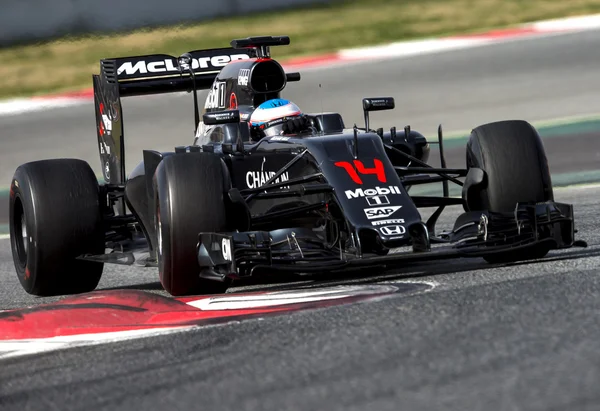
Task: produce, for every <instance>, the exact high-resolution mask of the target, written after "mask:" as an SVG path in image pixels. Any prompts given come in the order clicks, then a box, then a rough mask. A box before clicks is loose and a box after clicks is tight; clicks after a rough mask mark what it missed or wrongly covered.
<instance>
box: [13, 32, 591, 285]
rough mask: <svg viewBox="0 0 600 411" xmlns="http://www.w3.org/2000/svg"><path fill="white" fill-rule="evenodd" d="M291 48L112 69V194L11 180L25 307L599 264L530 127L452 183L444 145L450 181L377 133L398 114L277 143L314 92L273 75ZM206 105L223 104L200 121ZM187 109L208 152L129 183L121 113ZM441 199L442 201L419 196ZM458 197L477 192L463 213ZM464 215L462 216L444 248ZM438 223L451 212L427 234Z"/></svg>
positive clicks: (108, 69)
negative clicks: (317, 277) (283, 104)
mask: <svg viewBox="0 0 600 411" xmlns="http://www.w3.org/2000/svg"><path fill="white" fill-rule="evenodd" d="M286 44H289V38H288V37H270V36H269V37H254V38H247V39H240V40H234V41H232V43H231V46H232V47H231V48H223V49H211V50H199V51H193V52H190V53H186V54H184V55H182V56H180V57H178V58H175V57H172V56H168V55H148V56H139V57H126V58H115V59H105V60H102V61H101V62H100V74H99V75H94V76H93V84H94V93H95V94H94V95H95V108H96V120H97V132H98V133H97V134H98V144H99V151H100V159H101V162H102V169H103V171H104V180H105V181H104V182H103V183H102V184H99V183H98V181H97V178H96V177H95V175H94V173H93V172H92V169H91V168H90V166H89V165H88V164H87V163H85V162H83V161H80V160H76V159H59V160H44V161H38V162H32V163H27V164H24V165H22V166H20V167H19V168H18V169H17V170H16V173H15V175H14V179H13V180H12V184H11V191H10V234H11V245H12V252H13V257H14V262H15V266H16V271H17V274H18V276H19V280H20V281H21V284H22V285H23V287H24V288H25V290H26V291H27V292H29V293H32V294H36V295H49V294H67V293H78V292H86V291H90V290H93V289H94V288H95V287H96V286H97V284H98V281H99V279H100V276H101V274H102V270H103V265H104V263H117V264H134V263H135V264H141V265H144V266H150V267H158V269H159V273H160V280H161V283H162V285H163V286H164V288H165V289H166V291H168V292H169V293H171V294H172V295H185V294H202V293H216V292H223V291H224V290H225V289H226V288H227V286H228V285H229V284H230V283H231V282H232V281H234V280H236V279H240V278H243V277H246V276H250V275H255V274H259V273H261V272H269V273H277V272H292V273H300V274H310V273H315V274H317V273H322V272H330V273H331V272H336V271H342V270H347V269H351V268H352V269H361V268H369V267H375V266H376V267H380V268H385V267H393V266H399V265H400V266H401V265H405V264H408V263H409V262H412V261H417V260H433V259H446V258H455V257H483V258H485V259H486V260H487V261H489V262H509V261H517V260H522V259H529V258H541V257H544V256H545V255H546V254H547V253H548V252H549V250H552V249H559V248H568V247H572V246H574V245H582V246H585V243H583V242H577V241H575V239H574V233H575V230H574V223H573V209H572V206H571V205H569V204H561V203H557V202H554V201H553V190H552V184H551V180H550V173H549V169H548V164H547V160H546V156H545V154H544V149H543V146H542V142H541V140H540V137H539V136H538V133H537V132H536V130H535V129H534V128H533V127H532V126H531V125H530V124H529V123H527V122H525V121H501V122H496V123H491V124H485V125H481V126H479V127H476V128H474V129H473V131H472V133H471V135H470V138H469V140H468V143H467V147H466V166H465V168H464V169H449V168H446V167H445V161H444V157H443V139H442V132H441V128H440V129H439V132H438V141H437V142H435V143H436V144H439V148H440V154H441V164H442V167H441V168H434V167H431V166H430V165H428V164H427V160H428V157H429V143H428V141H427V140H426V139H425V137H424V136H423V135H422V134H420V133H418V132H416V131H414V130H411V129H410V127H408V126H407V127H404V128H403V129H402V130H396V129H395V128H392V129H390V130H383V129H377V130H373V129H372V128H371V127H370V125H369V113H370V112H373V111H378V110H391V109H394V107H395V104H394V99H393V98H391V97H383V98H365V99H363V100H362V105H363V109H364V117H365V119H364V120H365V126H364V127H357V126H356V125H355V126H354V127H347V126H346V125H345V122H344V120H343V119H342V116H341V115H340V114H338V113H316V114H303V115H302V116H301V118H296V117H294V118H282V119H280V120H279V121H278V123H277V124H278V125H279V126H280V128H279V129H278V130H279V132H278V133H275V134H270V135H261V133H260V130H255V129H254V128H253V127H250V126H249V123H248V121H249V119H250V116H251V115H252V113H253V112H254V111H255V110H256V108H257V107H258V106H259V105H260V104H261V103H264V102H266V101H269V100H272V99H278V98H280V97H281V92H282V90H283V89H284V88H285V86H286V83H287V82H290V81H299V80H300V74H299V73H285V72H284V70H283V68H282V66H281V65H280V64H279V63H278V62H277V61H275V60H273V59H272V58H271V57H270V48H271V47H273V46H280V45H286ZM390 81H392V80H390ZM202 89H205V90H210V91H209V94H208V97H207V100H206V104H205V107H204V110H203V111H202V113H201V112H200V111H199V106H198V99H197V90H202ZM177 91H189V92H192V93H193V97H194V110H195V119H194V124H195V127H196V128H197V133H196V136H195V140H194V143H193V144H192V145H190V146H186V147H176V148H175V150H174V152H166V153H161V152H157V151H153V150H150V149H148V150H144V152H143V158H144V161H143V162H142V163H140V164H139V165H138V166H137V167H135V168H134V169H133V170H131V172H130V173H129V174H128V175H127V174H126V172H125V166H124V165H125V152H124V137H123V136H124V134H123V115H122V110H121V100H120V99H121V97H125V96H141V95H147V94H156V93H167V92H177ZM433 182H442V183H443V195H441V196H436V197H425V196H411V195H410V194H409V189H410V188H411V187H413V186H416V185H420V184H428V183H433ZM449 183H452V184H458V185H459V186H462V196H461V197H460V198H457V197H451V196H449V194H448V193H449V190H448V185H449ZM449 206H458V207H462V208H463V209H464V213H463V214H461V215H460V216H459V217H458V219H457V220H456V223H455V225H454V228H453V230H452V231H449V232H445V233H438V232H437V231H436V229H435V227H436V221H437V219H438V217H439V216H440V214H441V213H442V211H443V210H444V209H445V207H449ZM423 207H434V208H436V210H435V211H434V212H433V214H432V215H431V217H429V218H428V219H427V221H423V219H422V217H421V214H420V212H419V209H420V208H423ZM435 244H439V245H440V246H434V247H432V245H435ZM403 247H404V251H403V252H394V253H389V250H390V249H397V248H403Z"/></svg>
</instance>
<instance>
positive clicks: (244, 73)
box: [238, 69, 250, 86]
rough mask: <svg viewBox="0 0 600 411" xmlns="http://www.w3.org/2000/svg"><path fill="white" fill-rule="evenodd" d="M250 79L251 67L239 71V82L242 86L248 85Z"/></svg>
mask: <svg viewBox="0 0 600 411" xmlns="http://www.w3.org/2000/svg"><path fill="white" fill-rule="evenodd" d="M249 79H250V69H241V70H240V72H239V73H238V84H239V85H240V86H247V85H248V80H249Z"/></svg>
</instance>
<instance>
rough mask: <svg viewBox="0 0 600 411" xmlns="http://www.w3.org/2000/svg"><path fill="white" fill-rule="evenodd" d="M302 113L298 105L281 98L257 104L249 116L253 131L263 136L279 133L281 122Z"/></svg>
mask: <svg viewBox="0 0 600 411" xmlns="http://www.w3.org/2000/svg"><path fill="white" fill-rule="evenodd" d="M301 115H302V111H301V110H300V107H298V106H297V105H295V104H294V103H292V102H291V101H288V100H284V99H281V98H274V99H272V100H267V101H265V102H264V103H262V104H261V105H260V106H258V107H257V108H256V109H255V110H254V111H253V112H252V115H251V116H250V126H251V127H252V129H253V131H254V132H255V133H257V134H258V135H260V136H263V137H271V136H278V135H281V133H282V131H283V123H284V122H285V121H287V120H289V119H292V118H294V117H299V116H301Z"/></svg>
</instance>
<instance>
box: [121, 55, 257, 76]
mask: <svg viewBox="0 0 600 411" xmlns="http://www.w3.org/2000/svg"><path fill="white" fill-rule="evenodd" d="M248 58H250V57H249V56H247V55H246V54H232V55H223V56H212V57H200V58H197V59H194V58H193V59H192V69H193V70H198V69H208V68H221V67H224V66H225V65H226V64H227V63H229V62H230V61H234V60H244V59H248ZM134 63H135V64H134ZM168 72H179V69H178V68H177V62H176V61H175V59H171V58H166V59H164V60H158V61H150V62H146V61H144V60H140V61H137V62H131V61H126V62H125V63H123V64H121V65H120V66H119V68H118V69H117V75H118V76H120V75H121V74H123V73H125V74H126V75H128V76H133V75H135V74H148V73H168Z"/></svg>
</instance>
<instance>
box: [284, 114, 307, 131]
mask: <svg viewBox="0 0 600 411" xmlns="http://www.w3.org/2000/svg"><path fill="white" fill-rule="evenodd" d="M310 126H311V123H310V120H309V119H308V118H307V117H306V116H299V117H294V118H291V119H289V120H287V121H284V122H283V127H282V133H283V134H298V133H301V132H302V131H306V130H308V129H309V127H310Z"/></svg>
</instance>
